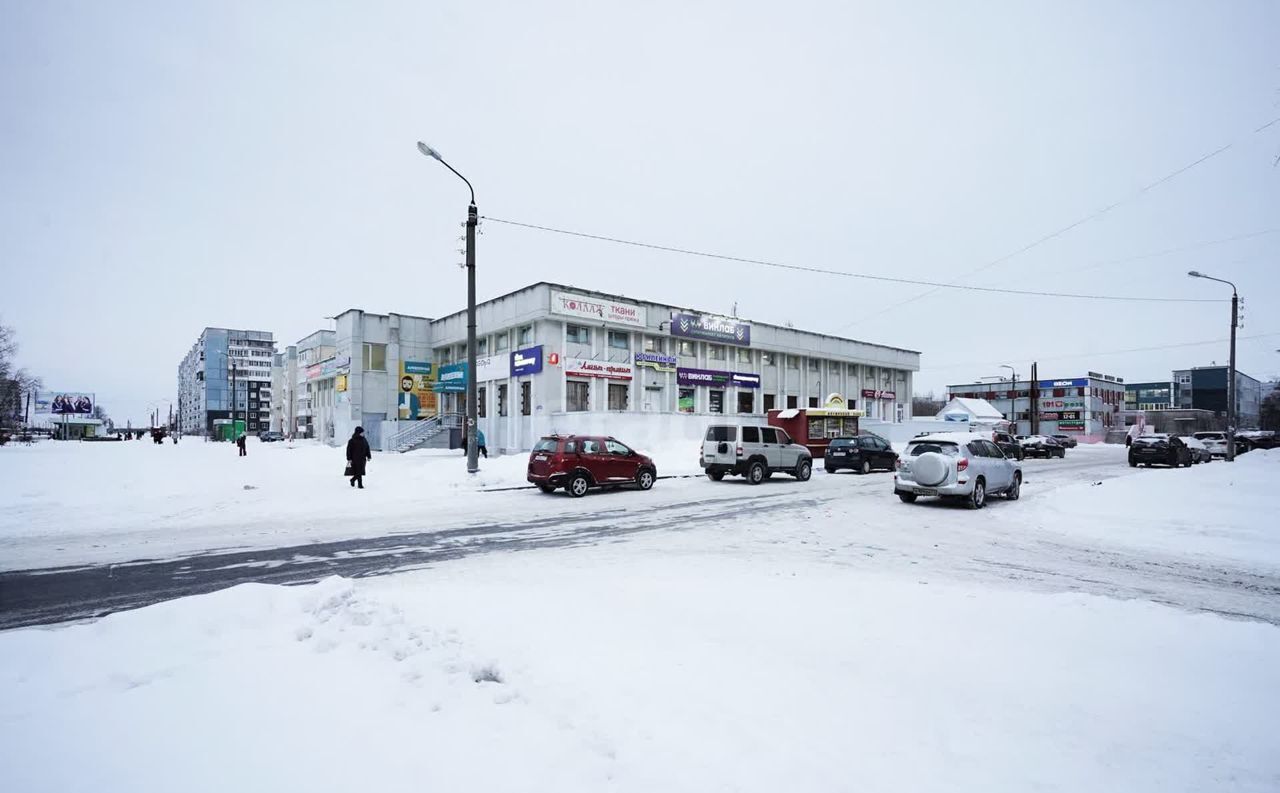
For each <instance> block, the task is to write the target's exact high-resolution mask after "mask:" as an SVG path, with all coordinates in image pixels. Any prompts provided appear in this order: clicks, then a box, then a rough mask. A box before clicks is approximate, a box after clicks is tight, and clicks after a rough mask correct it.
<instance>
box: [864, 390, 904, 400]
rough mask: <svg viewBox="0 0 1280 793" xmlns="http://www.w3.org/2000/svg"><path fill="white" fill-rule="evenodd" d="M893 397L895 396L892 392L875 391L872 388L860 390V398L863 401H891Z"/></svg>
mask: <svg viewBox="0 0 1280 793" xmlns="http://www.w3.org/2000/svg"><path fill="white" fill-rule="evenodd" d="M895 397H897V394H895V393H894V392H893V391H877V390H875V389H874V388H864V389H862V398H863V399H888V400H892V399H894V398H895Z"/></svg>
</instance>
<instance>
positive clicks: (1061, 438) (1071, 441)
mask: <svg viewBox="0 0 1280 793" xmlns="http://www.w3.org/2000/svg"><path fill="white" fill-rule="evenodd" d="M1049 437H1050V438H1053V439H1054V440H1055V441H1057V442H1058V443H1060V444H1062V445H1063V446H1065V447H1066V448H1068V449H1074V448H1076V446H1077V445H1079V441H1077V440H1076V439H1075V438H1073V437H1071V436H1070V435H1059V434H1058V433H1056V432H1055V433H1054V434H1053V435H1050V436H1049Z"/></svg>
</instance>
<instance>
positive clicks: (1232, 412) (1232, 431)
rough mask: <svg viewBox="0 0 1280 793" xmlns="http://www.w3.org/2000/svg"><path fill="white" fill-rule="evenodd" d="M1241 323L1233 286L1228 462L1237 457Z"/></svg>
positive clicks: (1228, 382)
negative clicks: (1237, 339)
mask: <svg viewBox="0 0 1280 793" xmlns="http://www.w3.org/2000/svg"><path fill="white" fill-rule="evenodd" d="M1239 324H1240V295H1238V294H1236V288H1235V286H1232V287H1231V363H1230V364H1229V365H1228V370H1227V462H1229V463H1230V462H1235V459H1236V419H1237V416H1236V326H1237V325H1239Z"/></svg>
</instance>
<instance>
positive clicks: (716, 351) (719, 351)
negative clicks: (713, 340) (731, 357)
mask: <svg viewBox="0 0 1280 793" xmlns="http://www.w3.org/2000/svg"><path fill="white" fill-rule="evenodd" d="M707 357H708V358H710V359H711V360H713V361H723V360H724V345H723V344H708V345H707Z"/></svg>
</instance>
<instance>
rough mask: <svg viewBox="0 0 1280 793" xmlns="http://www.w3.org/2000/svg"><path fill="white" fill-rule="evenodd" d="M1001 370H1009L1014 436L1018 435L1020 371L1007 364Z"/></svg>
mask: <svg viewBox="0 0 1280 793" xmlns="http://www.w3.org/2000/svg"><path fill="white" fill-rule="evenodd" d="M1000 368H1001V369H1008V370H1009V378H1010V379H1009V420H1010V421H1011V422H1013V434H1014V435H1017V434H1018V371H1017V370H1016V369H1014V368H1013V367H1012V366H1010V365H1009V364H1007V363H1002V364H1000Z"/></svg>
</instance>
